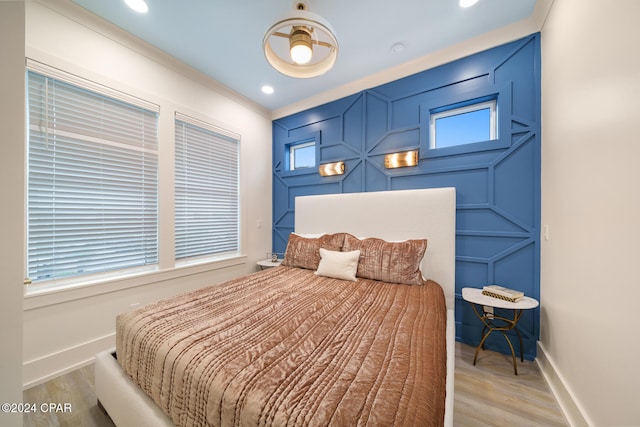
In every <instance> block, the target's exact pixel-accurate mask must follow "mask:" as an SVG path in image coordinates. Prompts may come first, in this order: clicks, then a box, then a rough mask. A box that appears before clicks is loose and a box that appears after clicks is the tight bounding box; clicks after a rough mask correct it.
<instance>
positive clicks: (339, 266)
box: [316, 248, 360, 282]
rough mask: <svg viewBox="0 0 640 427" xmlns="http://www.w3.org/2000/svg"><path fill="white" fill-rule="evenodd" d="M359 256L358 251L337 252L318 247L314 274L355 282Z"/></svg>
mask: <svg viewBox="0 0 640 427" xmlns="http://www.w3.org/2000/svg"><path fill="white" fill-rule="evenodd" d="M359 258H360V251H349V252H337V251H330V250H327V249H324V248H320V264H319V265H318V270H316V274H317V275H318V276H325V277H333V278H334V279H342V280H351V281H353V282H355V281H356V271H358V259H359Z"/></svg>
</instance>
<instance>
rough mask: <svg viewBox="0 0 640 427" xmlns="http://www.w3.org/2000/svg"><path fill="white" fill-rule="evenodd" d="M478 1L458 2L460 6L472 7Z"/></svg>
mask: <svg viewBox="0 0 640 427" xmlns="http://www.w3.org/2000/svg"><path fill="white" fill-rule="evenodd" d="M476 3H478V0H460V1H459V2H458V4H459V5H460V7H471V6H473V5H474V4H476Z"/></svg>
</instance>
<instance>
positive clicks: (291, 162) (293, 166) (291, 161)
mask: <svg viewBox="0 0 640 427" xmlns="http://www.w3.org/2000/svg"><path fill="white" fill-rule="evenodd" d="M315 145H316V142H315V141H309V142H303V143H302V144H292V145H290V146H289V170H292V171H293V170H301V169H313V168H314V167H315V164H314V166H310V167H304V168H298V169H296V163H295V160H296V151H297V150H299V149H301V148H308V147H314V146H315ZM314 163H315V162H314Z"/></svg>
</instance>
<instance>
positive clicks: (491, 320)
mask: <svg viewBox="0 0 640 427" xmlns="http://www.w3.org/2000/svg"><path fill="white" fill-rule="evenodd" d="M462 299H464V300H465V301H467V302H468V303H469V304H471V308H473V311H474V313H476V316H478V319H480V321H481V322H482V323H483V325H484V326H483V328H482V338H481V339H480V344H478V346H477V347H476V354H475V356H474V357H473V364H474V365H475V364H476V361H477V360H478V353H479V352H480V349H484V342H485V341H486V340H487V338H489V335H491V333H492V332H494V331H497V332H500V333H501V334H502V335H503V336H504V338H505V339H506V340H507V343H508V344H509V348H510V349H511V357H512V358H513V371H514V372H515V374H516V375H518V366H517V364H516V353H515V351H514V349H513V345H512V344H511V340H510V339H509V337H508V336H507V332H508V331H511V330H513V331H515V333H516V335H517V336H518V340H519V341H520V361H521V362H524V355H523V354H522V335H520V331H518V328H517V323H518V321H519V320H520V317H522V313H523V310H530V309H533V308H536V307H537V306H538V301H537V300H536V299H534V298H531V297H527V296H525V297H523V298H522V299H521V300H519V301H518V302H509V301H504V300H501V299H499V298H494V297H490V296H487V295H483V294H482V289H476V288H462ZM485 307H493V308H503V309H507V310H513V319H509V318H506V317H501V316H496V315H494V314H493V313H492V312H487V311H486V310H485ZM478 308H480V309H478Z"/></svg>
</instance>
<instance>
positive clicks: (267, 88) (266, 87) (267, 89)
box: [262, 85, 274, 95]
mask: <svg viewBox="0 0 640 427" xmlns="http://www.w3.org/2000/svg"><path fill="white" fill-rule="evenodd" d="M273 92H274V90H273V86H269V85H264V86H262V93H266V94H267V95H271V94H272V93H273Z"/></svg>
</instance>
